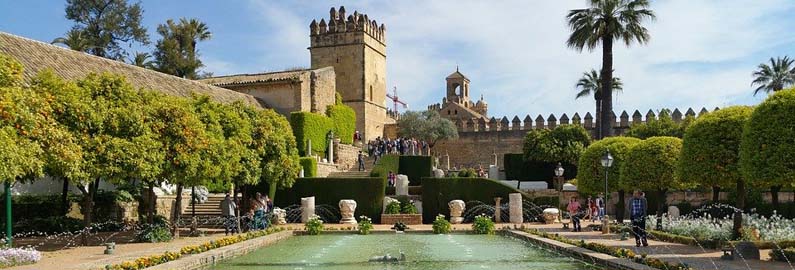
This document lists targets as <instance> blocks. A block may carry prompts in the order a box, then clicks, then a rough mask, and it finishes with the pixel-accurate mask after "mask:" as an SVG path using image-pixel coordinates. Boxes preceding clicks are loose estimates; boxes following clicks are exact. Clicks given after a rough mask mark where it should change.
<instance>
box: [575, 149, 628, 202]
mask: <svg viewBox="0 0 795 270" xmlns="http://www.w3.org/2000/svg"><path fill="white" fill-rule="evenodd" d="M640 141H641V140H640V139H637V138H632V137H609V138H604V139H602V140H599V141H596V142H594V143H593V144H591V145H589V146H588V148H586V149H585V152H583V153H582V155H581V156H580V162H579V163H578V165H579V170H578V171H577V184H578V185H577V191H578V192H580V193H582V194H597V193H600V192H604V190H605V186H604V183H605V182H604V181H605V168H604V167H602V157H603V156H604V155H605V153H606V152H607V150H610V155H611V156H613V166H612V167H610V169H609V170H608V174H609V175H608V177H609V179H608V181H607V183H608V185H609V186H608V188H609V191H610V192H614V191H618V190H622V189H623V190H624V191H629V190H631V189H632V186H628V185H623V184H622V183H620V181H619V180H620V179H621V174H620V172H621V166H622V165H623V164H624V161H625V160H626V156H627V152H629V149H630V148H631V147H632V146H633V145H635V144H637V143H639V142H640Z"/></svg>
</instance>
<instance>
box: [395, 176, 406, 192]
mask: <svg viewBox="0 0 795 270" xmlns="http://www.w3.org/2000/svg"><path fill="white" fill-rule="evenodd" d="M395 194H397V195H406V196H408V195H409V177H408V176H406V175H404V174H398V175H397V176H396V177H395Z"/></svg>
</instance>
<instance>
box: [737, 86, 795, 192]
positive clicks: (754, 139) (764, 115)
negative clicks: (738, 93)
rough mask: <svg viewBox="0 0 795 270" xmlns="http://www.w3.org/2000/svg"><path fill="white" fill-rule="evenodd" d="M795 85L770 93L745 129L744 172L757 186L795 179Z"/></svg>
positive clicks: (742, 163) (773, 184) (746, 178)
mask: <svg viewBox="0 0 795 270" xmlns="http://www.w3.org/2000/svg"><path fill="white" fill-rule="evenodd" d="M793 112H795V88H790V89H789V90H781V91H778V92H775V93H774V94H772V95H770V96H769V97H768V98H767V99H766V100H765V101H764V102H762V104H759V106H757V107H756V109H754V112H753V113H752V114H751V118H750V119H749V120H748V122H747V123H746V125H745V127H744V129H743V137H742V142H741V143H740V172H741V173H742V176H743V177H744V179H745V180H746V181H748V182H749V183H751V184H752V185H755V186H763V187H769V186H776V185H784V186H788V185H789V184H790V183H792V182H795V170H793V169H792V168H795V158H793V153H795V120H793V115H792V113H793Z"/></svg>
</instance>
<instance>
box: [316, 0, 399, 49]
mask: <svg viewBox="0 0 795 270" xmlns="http://www.w3.org/2000/svg"><path fill="white" fill-rule="evenodd" d="M309 36H310V37H311V40H312V47H319V46H336V45H340V44H348V43H361V42H367V40H364V38H365V37H367V38H369V39H372V40H373V41H377V42H379V43H380V44H381V45H382V46H385V44H386V26H384V24H383V23H382V24H380V25H379V24H378V22H377V21H376V20H374V19H373V20H370V18H369V17H368V16H367V14H360V13H359V12H358V11H354V12H353V14H350V15H347V16H346V13H345V7H344V6H340V8H339V9H335V8H333V7H332V8H331V10H330V11H329V18H328V22H327V21H326V19H325V18H322V19H320V22H318V21H317V20H312V23H310V24H309Z"/></svg>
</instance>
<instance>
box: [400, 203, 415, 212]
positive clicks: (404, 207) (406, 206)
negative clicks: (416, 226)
mask: <svg viewBox="0 0 795 270" xmlns="http://www.w3.org/2000/svg"><path fill="white" fill-rule="evenodd" d="M400 213H401V214H409V215H413V214H417V207H416V206H414V204H413V203H401V206H400Z"/></svg>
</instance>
